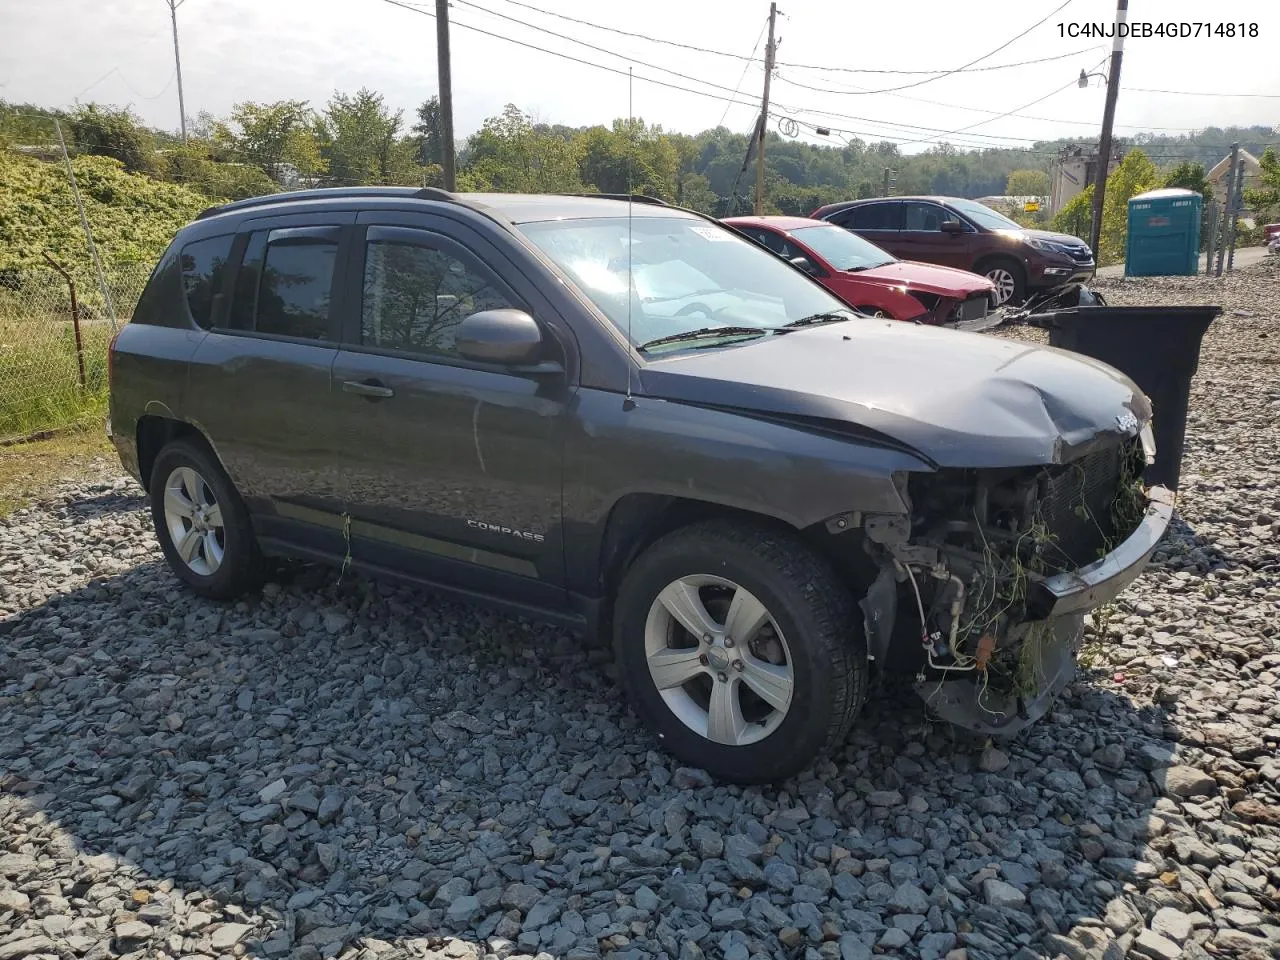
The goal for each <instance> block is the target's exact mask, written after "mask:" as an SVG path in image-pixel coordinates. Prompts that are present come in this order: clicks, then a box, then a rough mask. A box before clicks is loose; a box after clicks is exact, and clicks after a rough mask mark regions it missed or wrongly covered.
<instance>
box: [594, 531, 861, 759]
mask: <svg viewBox="0 0 1280 960" xmlns="http://www.w3.org/2000/svg"><path fill="white" fill-rule="evenodd" d="M859 623H860V620H859V619H858V618H857V617H856V616H855V607H854V604H853V602H852V600H851V598H850V596H849V593H848V591H847V590H846V589H845V587H844V585H843V584H842V583H841V582H840V581H839V579H838V578H837V577H836V575H835V573H834V571H832V570H831V569H830V567H829V566H828V565H827V564H826V563H825V561H823V560H822V559H821V558H820V557H819V556H817V555H816V554H814V553H813V552H812V551H810V550H809V549H808V548H806V547H805V546H804V545H803V544H801V543H799V542H797V541H795V540H793V539H791V538H788V537H787V536H785V534H782V535H779V534H775V533H773V532H771V531H767V530H764V529H762V528H758V527H754V526H750V525H747V524H736V523H730V522H724V521H710V522H706V523H701V524H697V525H694V526H691V527H686V528H684V529H682V530H679V531H676V532H675V533H672V534H669V535H667V536H666V537H664V538H662V539H661V540H659V541H658V542H657V543H655V544H653V545H652V546H651V547H650V548H649V549H648V550H646V551H645V552H644V553H643V554H641V556H640V557H639V558H638V559H637V560H636V561H635V563H634V564H633V565H632V566H631V568H630V569H629V570H628V571H627V574H626V576H625V577H624V579H623V582H622V585H621V588H620V589H619V592H618V597H617V603H616V605H615V612H614V647H615V654H616V656H617V660H618V665H619V670H620V673H621V677H622V682H623V685H624V686H625V688H626V690H627V693H628V695H629V697H630V699H631V702H632V703H633V705H634V706H635V709H636V712H637V713H638V714H639V715H640V717H641V719H642V720H644V721H645V722H646V723H647V724H648V725H649V727H650V728H651V729H653V730H654V731H655V732H656V733H657V735H658V737H659V739H660V740H662V742H663V744H664V745H665V747H666V748H667V749H668V750H669V751H670V752H671V753H672V754H674V755H675V756H676V757H678V758H679V759H680V760H682V761H684V762H685V763H688V764H691V765H693V766H697V767H701V768H703V769H705V770H707V771H708V772H709V773H711V774H712V775H713V776H715V777H717V778H718V779H721V780H726V781H732V782H738V783H767V782H772V781H777V780H781V779H785V778H786V777H789V776H792V775H793V774H795V773H797V772H799V771H800V770H802V769H803V768H804V767H806V766H807V765H809V764H810V763H811V762H812V761H813V760H814V758H815V757H817V756H819V755H820V754H822V753H824V752H826V751H829V750H831V749H832V748H833V747H835V746H836V745H838V744H839V743H840V742H841V741H842V740H843V739H844V737H845V735H846V734H847V733H848V730H849V725H850V723H851V722H852V720H853V717H854V715H855V713H856V712H857V710H858V709H859V708H860V707H861V705H862V701H863V699H864V697H865V693H866V669H865V665H866V654H865V647H864V646H863V642H862V636H861V631H860V630H859V629H858V624H859Z"/></svg>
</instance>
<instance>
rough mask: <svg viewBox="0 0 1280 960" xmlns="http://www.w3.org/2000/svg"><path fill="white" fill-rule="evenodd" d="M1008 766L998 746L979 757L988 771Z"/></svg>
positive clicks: (982, 768)
mask: <svg viewBox="0 0 1280 960" xmlns="http://www.w3.org/2000/svg"><path fill="white" fill-rule="evenodd" d="M1007 766H1009V755H1008V754H1007V753H1005V752H1004V751H1003V750H1001V749H999V748H998V747H987V748H986V749H985V750H983V751H982V756H981V757H979V758H978V769H980V770H984V771H986V772H987V773H999V772H1000V771H1001V770H1003V769H1004V768H1005V767H1007ZM952 942H954V938H953V941H952Z"/></svg>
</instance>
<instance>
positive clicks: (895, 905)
mask: <svg viewBox="0 0 1280 960" xmlns="http://www.w3.org/2000/svg"><path fill="white" fill-rule="evenodd" d="M889 908H890V909H891V910H893V911H894V912H895V913H928V912H929V897H928V896H927V895H926V894H925V892H924V891H923V890H921V889H920V888H919V887H918V886H916V885H915V884H914V883H901V884H899V885H898V886H897V887H896V888H895V889H894V891H893V897H892V898H891V899H890V900H889Z"/></svg>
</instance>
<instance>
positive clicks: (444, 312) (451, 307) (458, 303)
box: [360, 240, 514, 357]
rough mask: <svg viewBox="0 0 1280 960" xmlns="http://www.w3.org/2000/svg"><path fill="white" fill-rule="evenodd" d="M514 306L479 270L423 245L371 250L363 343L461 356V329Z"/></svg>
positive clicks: (379, 243)
mask: <svg viewBox="0 0 1280 960" xmlns="http://www.w3.org/2000/svg"><path fill="white" fill-rule="evenodd" d="M511 306H514V304H512V303H511V301H510V299H509V298H508V297H507V296H506V295H505V294H504V293H503V292H502V291H501V290H500V289H499V288H498V287H497V285H496V283H495V282H494V281H493V280H492V279H491V278H490V277H489V276H488V275H487V274H486V273H485V272H484V271H483V270H481V269H480V268H479V267H478V266H475V265H473V264H470V263H467V262H465V261H463V260H462V259H460V258H459V257H456V256H454V255H452V254H450V253H447V252H445V251H444V250H441V249H438V248H436V247H431V246H426V245H423V244H418V243H399V242H395V241H384V240H373V241H370V242H369V243H368V244H367V246H366V252H365V261H364V297H363V307H362V309H361V313H360V341H361V343H363V344H365V345H367V346H371V347H381V348H383V349H388V350H403V351H407V352H411V353H425V354H432V355H436V356H445V357H456V356H457V355H458V354H457V349H456V347H455V345H454V336H455V334H456V332H457V328H458V325H459V324H460V323H462V321H463V320H464V319H465V318H466V317H468V316H470V315H471V314H473V313H477V312H478V311H481V310H496V309H500V308H503V307H511Z"/></svg>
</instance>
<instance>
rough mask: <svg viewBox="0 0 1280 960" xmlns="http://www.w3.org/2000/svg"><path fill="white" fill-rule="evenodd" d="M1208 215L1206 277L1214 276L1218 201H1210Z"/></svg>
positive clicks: (1205, 258) (1205, 259)
mask: <svg viewBox="0 0 1280 960" xmlns="http://www.w3.org/2000/svg"><path fill="white" fill-rule="evenodd" d="M1206 212H1207V213H1208V215H1209V216H1208V221H1209V225H1208V230H1207V231H1206V233H1205V239H1206V241H1207V248H1206V252H1205V257H1204V275H1205V276H1206V277H1208V276H1212V274H1213V248H1214V247H1215V246H1216V244H1217V240H1218V201H1217V200H1210V201H1209V209H1208V211H1206Z"/></svg>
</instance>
